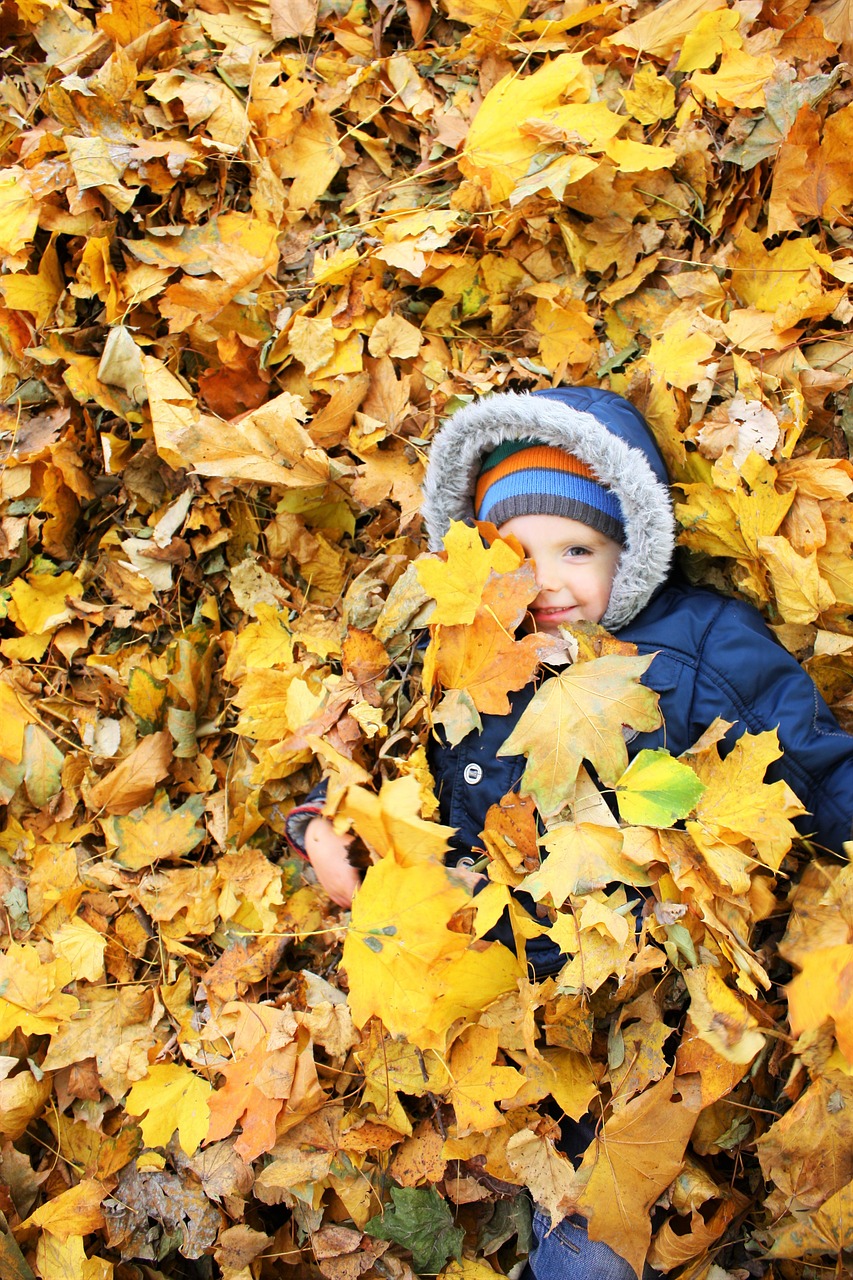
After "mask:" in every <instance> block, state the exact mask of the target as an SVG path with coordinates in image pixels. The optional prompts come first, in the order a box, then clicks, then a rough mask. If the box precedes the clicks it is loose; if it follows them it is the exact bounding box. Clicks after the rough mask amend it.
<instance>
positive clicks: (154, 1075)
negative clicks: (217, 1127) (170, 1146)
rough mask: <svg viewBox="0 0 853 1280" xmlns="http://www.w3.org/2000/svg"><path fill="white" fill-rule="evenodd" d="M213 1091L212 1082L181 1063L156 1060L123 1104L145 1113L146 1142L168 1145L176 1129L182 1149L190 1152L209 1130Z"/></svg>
mask: <svg viewBox="0 0 853 1280" xmlns="http://www.w3.org/2000/svg"><path fill="white" fill-rule="evenodd" d="M212 1093H213V1088H212V1086H211V1085H209V1084H208V1082H207V1081H206V1080H204V1079H202V1077H201V1076H197V1075H196V1073H195V1072H194V1071H191V1070H190V1068H189V1067H185V1066H184V1065H183V1064H182V1063H180V1062H154V1063H152V1064H151V1066H150V1067H149V1069H148V1075H147V1076H146V1077H145V1079H144V1080H138V1081H137V1082H136V1084H135V1085H134V1086H133V1088H132V1089H131V1090H130V1093H129V1094H128V1095H127V1098H126V1099H125V1103H124V1106H125V1110H126V1111H127V1112H128V1113H129V1114H130V1115H132V1116H141V1117H142V1119H141V1120H140V1122H139V1127H140V1129H141V1130H142V1137H143V1138H144V1140H145V1143H146V1145H147V1146H149V1147H165V1146H166V1145H167V1143H168V1142H169V1140H170V1138H171V1137H172V1134H173V1133H174V1132H175V1130H176V1129H177V1131H178V1139H179V1141H180V1144H181V1150H182V1151H184V1152H185V1153H186V1154H187V1155H188V1156H191V1155H193V1153H194V1152H195V1151H197V1150H198V1147H199V1144H200V1143H201V1141H202V1139H203V1138H204V1136H205V1135H206V1133H207V1130H208V1127H209V1124H210V1114H209V1112H208V1108H207V1100H208V1098H209V1097H210V1095H211V1094H212Z"/></svg>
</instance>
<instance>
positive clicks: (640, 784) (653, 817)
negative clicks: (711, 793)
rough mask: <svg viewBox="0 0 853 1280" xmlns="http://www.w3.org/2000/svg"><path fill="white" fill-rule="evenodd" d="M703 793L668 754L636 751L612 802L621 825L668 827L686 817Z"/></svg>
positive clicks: (690, 772)
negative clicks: (616, 809)
mask: <svg viewBox="0 0 853 1280" xmlns="http://www.w3.org/2000/svg"><path fill="white" fill-rule="evenodd" d="M704 790H705V784H704V782H700V780H699V779H698V778H697V777H696V774H695V773H694V772H693V770H692V769H691V768H690V766H689V765H686V764H681V762H680V761H679V760H675V759H673V757H672V756H671V755H670V754H669V752H668V751H663V750H658V751H640V752H638V753H637V755H636V756H635V757H634V759H633V760H632V761H631V763H630V764H629V765H628V768H627V769H626V770H625V772H624V773H623V774H622V777H621V778H620V779H619V781H618V782H617V783H616V799H617V802H618V804H619V814H620V817H621V818H622V820H623V821H624V822H629V823H631V825H632V826H637V827H671V826H672V825H673V823H674V822H678V821H679V820H680V819H681V818H686V817H687V815H688V814H689V813H690V812H691V811H692V810H693V809H694V808H695V806H696V804H697V803H698V801H699V799H700V797H701V796H702V794H703V792H704Z"/></svg>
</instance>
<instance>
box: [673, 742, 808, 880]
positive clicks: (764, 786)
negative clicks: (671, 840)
mask: <svg viewBox="0 0 853 1280" xmlns="http://www.w3.org/2000/svg"><path fill="white" fill-rule="evenodd" d="M780 754H781V752H780V748H779V739H778V737H777V735H776V731H775V730H772V729H771V730H768V731H767V732H766V733H760V734H749V733H745V734H743V736H742V737H740V738H739V739H738V740H737V742H736V743H735V745H734V747H733V748H732V750H731V751H730V752H729V754H728V755H727V756H726V757H725V759H723V760H720V758H719V753H718V750H717V748H716V746H712V747H710V748H709V750H708V751H707V752H706V753H703V754H701V755H696V756H693V757H692V763H693V767H694V769H695V771H696V774H697V776H698V777H699V779H700V781H702V782H704V783H705V788H706V789H705V791H704V793H703V794H702V796H701V797H700V798H699V800H698V803H697V804H696V806H695V813H696V817H695V819H694V820H692V821H688V822H687V824H686V825H687V830H688V831H689V832H690V835H691V836H692V837H693V839H694V840H695V841H696V844H697V845H698V847H699V848H700V849H701V850H702V852H703V853H704V854H705V856H706V857H707V858H708V860H709V864H710V866H711V867H712V868H713V869H714V870H715V872H716V874H718V875H720V876H721V877H722V878H723V880H724V881H725V882H726V883H728V884H730V885H731V887H732V889H733V890H734V891H735V892H737V893H744V892H746V889H747V888H748V884H749V881H748V861H749V860H748V857H747V856H746V855H739V853H738V851H737V849H736V848H734V849H733V848H732V846H733V845H734V846H737V845H738V844H739V843H742V842H743V841H744V840H749V841H751V842H752V844H753V845H754V846H755V849H756V851H757V854H758V857H759V858H760V859H761V861H762V862H764V863H765V864H766V865H767V866H769V867H771V868H772V869H773V870H774V871H775V870H777V869H778V867H779V864H780V862H781V861H782V858H783V857H784V856H785V854H786V853H787V851H788V849H790V847H791V841H792V840H793V839H794V837H795V835H796V828H795V827H794V824H793V823H792V822H791V818H794V817H797V815H798V814H801V813H804V812H805V809H804V808H803V806H802V805H801V804H800V802H799V800H798V799H797V797H796V796H795V795H794V793H793V791H792V790H791V788H790V787H789V786H788V784H787V783H786V782H781V781H780V782H772V783H765V782H764V774H765V771H766V769H767V766H768V765H769V764H771V763H772V762H773V761H774V760H777V759H778V758H779V755H780Z"/></svg>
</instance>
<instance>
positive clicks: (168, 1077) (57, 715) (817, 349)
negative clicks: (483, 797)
mask: <svg viewBox="0 0 853 1280" xmlns="http://www.w3.org/2000/svg"><path fill="white" fill-rule="evenodd" d="M0 22H2V26H3V41H2V46H3V51H2V59H3V68H2V69H3V75H2V80H0V130H2V147H3V150H2V160H1V161H0V165H2V167H0V255H2V268H3V269H2V274H0V295H2V296H0V304H2V305H0V317H2V321H1V322H0V383H2V396H0V401H2V403H0V429H2V441H3V445H2V447H3V458H4V466H3V470H2V476H0V500H2V513H0V556H2V590H0V602H2V613H3V616H4V622H3V629H2V639H0V797H2V800H3V803H4V806H5V818H4V820H3V829H2V833H0V903H2V921H3V950H2V953H0V1142H1V1143H2V1145H0V1272H1V1273H2V1274H3V1276H4V1277H6V1276H9V1277H14V1280H31V1278H32V1277H34V1276H36V1277H41V1280H61V1278H64V1277H71V1276H74V1277H78V1276H82V1277H85V1280H106V1278H108V1277H113V1276H114V1277H116V1280H143V1277H144V1278H146V1280H150V1278H153V1277H158V1276H199V1277H209V1276H217V1275H218V1276H222V1277H225V1278H226V1280H250V1278H251V1277H253V1278H255V1280H262V1278H265V1277H273V1276H275V1277H280V1276H290V1275H293V1276H294V1277H301V1276H306V1277H308V1276H311V1277H318V1276H323V1277H325V1278H326V1280H356V1277H359V1276H364V1277H366V1280H374V1278H376V1280H379V1278H380V1277H381V1278H383V1280H411V1276H412V1274H413V1272H414V1273H415V1274H418V1275H431V1274H435V1273H439V1272H440V1273H441V1274H442V1275H443V1276H445V1277H447V1278H448V1280H451V1278H453V1280H488V1277H490V1276H492V1275H493V1274H494V1272H496V1271H497V1272H498V1274H505V1273H507V1272H509V1271H510V1270H511V1268H512V1267H513V1266H514V1265H515V1264H516V1262H517V1261H518V1260H519V1259H521V1258H523V1257H524V1255H525V1253H526V1251H527V1249H528V1248H529V1245H530V1234H529V1209H528V1200H527V1198H526V1197H525V1196H524V1195H520V1194H519V1189H520V1188H521V1187H527V1188H529V1189H530V1190H531V1191H532V1193H533V1195H534V1196H535V1198H536V1199H537V1200H538V1201H539V1202H540V1203H542V1204H543V1205H545V1206H546V1207H547V1208H548V1210H549V1211H550V1212H551V1213H552V1214H553V1215H555V1216H562V1215H563V1214H564V1213H565V1212H567V1211H570V1210H577V1211H579V1212H580V1213H582V1214H583V1215H584V1216H585V1217H587V1218H588V1219H589V1221H590V1232H591V1234H592V1235H593V1236H594V1237H595V1238H599V1239H603V1240H606V1241H607V1242H608V1243H610V1244H611V1245H612V1246H613V1247H614V1248H616V1249H617V1250H618V1251H619V1252H620V1253H621V1254H623V1256H625V1257H626V1258H628V1259H629V1261H630V1262H631V1263H632V1264H633V1265H634V1266H635V1268H636V1269H637V1270H638V1271H639V1270H641V1268H642V1262H643V1259H644V1258H646V1257H648V1259H649V1260H650V1261H651V1262H652V1263H653V1264H654V1265H655V1266H656V1267H658V1268H659V1269H660V1270H662V1271H665V1272H667V1273H669V1274H671V1275H674V1276H679V1277H682V1278H683V1280H688V1278H689V1280H706V1278H707V1280H730V1278H731V1277H735V1278H736V1280H745V1278H746V1277H747V1276H767V1277H774V1278H779V1280H782V1278H784V1280H801V1278H802V1280H807V1278H810V1277H817V1276H827V1275H830V1274H836V1275H838V1276H842V1275H845V1274H848V1272H847V1270H846V1269H845V1268H846V1267H847V1266H848V1265H849V1257H850V1254H849V1251H850V1250H851V1249H853V1119H851V1117H853V1074H851V1073H853V1031H851V1027H853V1006H851V996H850V991H851V972H853V878H851V873H850V869H849V867H848V865H847V863H846V862H844V861H843V860H842V859H840V858H838V857H832V856H829V855H828V854H826V853H825V852H821V851H819V850H814V849H808V848H804V847H803V846H802V845H800V844H797V843H796V842H795V843H794V844H793V845H792V837H793V834H794V828H793V826H792V824H791V818H792V817H794V816H796V814H797V813H799V812H800V811H801V809H800V806H799V803H798V801H797V798H796V797H795V796H794V795H793V793H792V792H791V791H790V790H789V789H788V788H787V787H786V786H785V785H784V784H782V783H775V784H772V785H769V784H766V783H765V782H764V775H765V769H766V767H767V765H768V764H769V763H770V762H771V761H772V760H773V759H774V758H776V757H777V755H778V746H777V744H776V742H775V737H774V735H772V734H764V735H760V736H758V737H749V736H747V737H745V738H744V739H742V741H741V744H740V745H739V746H738V747H737V748H736V750H735V751H734V752H732V753H731V754H730V755H729V756H727V757H726V758H725V759H724V760H721V758H720V755H719V751H718V742H719V738H720V735H721V731H722V730H721V726H720V725H716V726H709V732H708V733H707V734H706V735H705V736H704V737H703V739H702V740H701V741H700V742H698V743H697V744H696V745H695V747H694V748H693V749H692V750H691V751H690V752H689V753H687V755H686V756H685V757H684V758H683V759H681V760H673V759H672V758H670V757H669V756H668V755H667V754H666V753H665V752H654V753H642V754H641V755H640V756H638V757H637V759H635V760H634V761H633V763H632V764H631V765H630V767H626V766H627V756H626V752H625V746H624V736H623V724H626V723H627V724H629V725H630V726H632V727H633V728H635V729H638V730H642V729H647V728H651V727H653V726H654V725H656V724H657V717H658V712H657V706H656V699H655V698H654V696H653V695H651V694H650V693H649V692H648V690H646V689H645V688H644V686H643V685H642V684H641V683H640V677H641V675H642V673H643V671H644V669H645V667H646V666H647V664H648V659H645V658H642V659H641V658H639V657H638V656H636V655H635V654H633V653H632V652H630V651H628V650H627V647H626V646H624V645H620V644H619V643H618V642H616V641H615V640H613V639H612V638H611V637H608V636H607V635H606V634H605V633H603V632H601V631H599V630H598V629H596V628H586V629H575V630H574V631H572V632H571V633H567V635H566V636H565V637H564V640H563V641H562V642H555V643H553V644H550V643H547V642H543V641H541V640H540V639H537V638H534V637H527V638H523V637H521V636H520V634H519V633H518V632H517V627H518V624H519V622H520V620H521V618H522V617H523V614H524V609H525V605H526V603H527V602H529V600H530V599H531V598H532V595H533V586H532V581H533V580H532V575H531V570H530V566H529V565H525V564H523V563H522V561H521V557H520V556H519V555H518V553H517V548H515V547H513V546H511V545H509V544H506V543H503V542H502V541H501V540H499V539H497V540H492V541H491V543H490V544H489V545H487V543H488V538H487V539H486V541H485V542H484V541H483V540H481V539H480V538H479V537H472V534H471V531H469V530H466V529H464V528H455V529H454V530H453V531H452V533H451V535H450V538H449V540H448V549H447V551H446V552H445V553H443V554H442V555H439V556H424V555H423V554H420V558H418V557H419V553H422V552H423V542H422V534H421V527H420V522H419V517H418V505H419V486H420V482H421V479H422V476H423V466H424V459H425V454H426V446H427V445H428V441H429V438H430V436H431V434H432V432H433V430H434V429H435V426H436V424H437V423H438V421H439V420H440V418H441V417H442V416H444V415H446V414H447V413H449V412H451V411H452V410H453V409H454V408H455V407H457V406H458V405H460V404H462V403H465V402H467V401H468V400H470V399H471V398H473V397H477V396H480V395H483V394H486V393H488V392H490V391H492V390H495V389H500V388H506V387H514V388H517V387H542V386H547V385H552V384H555V383H558V382H560V381H561V380H568V381H583V382H588V383H590V384H594V385H603V386H609V387H610V388H612V389H613V390H616V391H618V392H621V393H623V394H626V395H628V396H630V398H631V399H632V400H633V401H634V402H635V403H636V404H637V405H638V407H640V408H641V410H642V411H643V412H644V413H645V414H646V415H647V417H648V419H649V421H650V423H651V424H652V426H653V429H654V431H655V433H656V435H657V438H658V440H659V442H660V445H661V448H662V450H663V452H664V453H665V456H666V459H667V464H668V466H669V469H670V473H671V475H672V477H673V480H674V481H675V482H676V485H677V488H676V489H675V497H676V511H677V516H678V519H679V523H680V527H681V538H680V540H681V542H682V544H683V548H684V550H683V554H684V556H685V563H686V567H687V569H688V572H689V573H690V574H691V575H692V576H693V577H694V578H695V579H696V580H697V581H702V582H706V583H710V584H711V585H714V586H716V587H718V588H719V589H721V590H723V591H727V592H737V593H740V594H741V595H743V596H744V597H745V598H747V599H749V600H751V601H752V602H753V603H755V604H756V605H757V606H758V607H759V608H760V609H761V610H762V611H763V613H764V614H765V617H766V618H767V620H768V622H769V623H770V624H771V625H772V626H773V627H774V629H775V631H776V633H777V635H778V637H779V639H780V641H781V642H782V643H783V644H784V645H785V646H786V647H787V648H788V649H789V650H790V651H791V652H792V653H794V654H796V656H797V657H798V658H799V659H800V660H801V661H802V662H803V664H804V665H805V667H806V669H807V670H808V671H809V672H810V674H811V675H812V677H813V678H814V679H815V680H816V682H817V683H818V685H819V686H820V688H821V690H822V691H823V693H824V694H825V696H826V697H827V699H828V701H829V702H830V704H831V705H832V706H833V707H834V709H835V711H836V713H837V714H838V715H839V717H840V718H841V720H842V723H844V724H845V726H846V727H848V728H850V727H851V726H853V626H851V614H853V555H851V549H852V548H851V542H852V541H853V521H851V504H850V495H851V493H853V468H851V465H850V462H849V460H848V457H849V444H850V440H851V438H853V339H851V337H850V332H851V328H850V326H851V320H853V305H851V301H850V299H849V290H848V286H849V284H850V283H851V282H853V243H851V240H852V239H853V236H851V207H853V167H851V164H850V154H851V148H853V79H851V72H850V69H849V63H850V62H851V61H853V14H851V8H850V5H849V4H847V3H844V2H843V0H822V2H821V3H817V4H809V3H808V2H807V0H766V3H764V4H761V3H760V0H745V2H744V3H740V4H738V5H737V6H734V5H730V4H726V3H725V0H668V2H667V3H665V4H654V3H648V2H646V0H639V2H633V3H628V4H625V5H617V4H612V3H601V4H590V5H583V4H582V3H581V0H565V2H564V3H563V4H553V5H551V4H549V3H548V2H547V0H531V2H530V3H525V0H439V2H437V3H436V4H435V5H433V4H431V3H430V2H429V0H405V3H400V2H399V0H377V2H376V3H375V4H373V3H365V2H364V0H354V3H352V4H351V5H350V4H349V3H348V0H203V2H202V3H200V4H199V5H197V6H193V5H191V4H188V5H185V6H179V5H177V4H170V3H164V2H161V3H155V2H154V0H133V2H131V0H111V2H109V3H104V4H101V3H99V0H94V3H92V2H89V0H87V3H85V4H83V3H79V4H76V5H73V4H68V3H65V2H64V0H6V3H5V5H4V7H3V9H2V16H0ZM567 659H571V661H567ZM534 674H537V676H538V679H539V681H540V683H539V690H538V693H537V695H536V697H535V699H534V701H533V703H532V704H531V706H530V709H529V711H528V712H527V713H526V715H525V717H524V718H523V719H522V721H521V722H520V723H519V725H518V727H517V729H516V731H515V733H514V735H513V738H512V740H511V741H510V742H509V743H507V744H505V745H506V750H508V751H510V752H512V753H524V754H525V755H526V756H527V770H526V773H525V777H524V781H523V784H522V791H521V794H520V795H516V796H511V797H507V798H506V799H505V801H504V803H503V804H502V805H500V806H498V807H497V808H496V809H495V810H493V811H492V812H490V814H489V818H488V822H487V825H486V829H485V831H484V833H483V845H482V849H480V850H477V851H475V852H476V856H478V857H479V858H480V859H481V863H480V865H482V867H483V868H484V869H485V870H486V871H487V872H488V875H489V878H490V883H489V884H488V886H487V888H486V889H485V890H484V891H483V892H482V893H479V894H477V895H476V897H472V894H471V890H470V886H469V885H468V884H467V883H465V882H463V880H461V879H459V878H458V877H454V876H453V875H452V874H449V873H448V872H447V871H445V869H444V867H443V865H442V853H443V851H444V849H445V847H446V840H447V836H448V832H447V830H446V829H445V828H443V827H441V826H440V825H438V824H437V823H436V820H435V810H436V804H435V800H434V797H433V795H432V789H431V780H430V776H429V769H428V765H427V758H426V751H425V746H426V742H427V740H428V734H429V732H430V730H431V727H432V726H434V725H439V724H440V725H441V726H443V730H444V731H445V732H446V733H447V734H448V736H449V737H450V738H451V740H459V739H461V737H462V736H464V734H466V733H467V732H469V731H471V730H472V729H476V726H477V724H478V722H479V717H480V715H481V714H483V713H486V712H493V711H500V710H501V709H505V708H506V706H507V692H508V691H511V690H513V689H517V688H520V687H522V686H523V685H524V684H526V683H527V682H528V681H529V680H530V679H531V678H532V677H533V676H534ZM616 699H618V701H619V707H620V710H619V713H618V715H617V714H614V713H613V711H612V708H613V706H614V705H615V700H616ZM589 767H592V768H593V769H594V770H595V772H596V773H597V775H598V777H599V779H600V780H601V783H602V784H603V786H604V787H605V788H607V789H608V790H609V791H611V792H613V793H614V794H615V810H611V808H610V807H608V805H607V804H605V803H604V801H603V800H602V798H601V796H600V794H599V792H598V790H597V789H596V787H594V786H593V784H592V782H591V780H590V773H589ZM321 772H322V773H323V774H326V775H328V777H329V778H330V789H329V807H330V812H333V813H334V814H335V816H336V821H337V822H338V823H339V825H340V827H341V829H342V830H352V831H353V832H354V833H356V835H357V836H358V838H359V841H358V843H359V845H360V847H361V849H362V851H363V852H364V853H365V855H366V856H367V858H368V860H369V861H370V862H371V863H372V865H371V867H370V869H369V870H368V872H367V874H366V878H365V880H364V884H363V887H362V888H361V890H360V891H359V893H358V895H357V897H356V901H355V905H354V909H353V912H352V916H351V918H350V917H348V916H346V915H342V914H341V913H340V912H338V911H337V910H335V909H334V908H333V907H332V906H331V904H330V902H329V900H328V899H327V898H326V897H325V896H324V894H323V893H322V892H321V891H320V890H319V888H318V887H317V886H316V885H315V884H313V883H311V881H310V877H307V878H306V877H305V875H304V874H303V871H304V869H303V865H302V863H301V862H300V860H299V859H298V858H295V857H291V856H290V855H289V854H288V852H287V849H286V846H285V845H284V843H283V840H282V832H283V823H284V818H285V816H286V814H287V812H288V811H289V809H290V808H291V807H292V806H293V805H294V804H295V803H296V802H298V801H299V800H301V799H302V798H303V797H304V796H305V794H306V793H307V791H308V790H309V788H310V787H311V786H312V785H313V783H314V782H316V780H317V779H318V777H319V776H320V774H321ZM611 798H612V797H611ZM534 806H536V807H538V810H539V812H540V813H541V815H542V816H543V818H544V819H545V822H546V825H547V830H546V832H545V834H544V836H542V837H541V840H540V839H539V838H538V836H537V828H536V821H535V818H534ZM614 812H615V813H618V819H617V817H616V816H614ZM545 852H547V855H548V856H547V858H546V859H543V857H542V855H543V853H545ZM520 885H521V886H523V887H524V888H525V890H527V891H528V892H529V893H530V894H532V896H533V898H534V899H535V901H536V902H537V904H538V915H537V916H535V917H534V916H530V915H528V914H527V913H525V912H522V911H521V910H520V909H518V908H517V907H516V906H514V905H513V902H512V899H511V897H510V892H509V891H510V889H511V888H515V887H518V886H520ZM638 895H641V897H642V899H643V901H644V902H645V906H644V907H643V909H642V911H639V910H638V909H637V907H636V900H637V896H638ZM505 910H509V911H510V914H511V921H512V927H513V930H514V932H515V935H516V938H517V940H518V943H519V945H521V943H522V940H523V939H524V938H527V937H531V936H534V935H536V934H542V933H545V932H547V933H548V934H549V935H550V936H551V937H552V938H554V939H555V940H556V941H557V942H558V943H559V945H560V946H561V947H562V949H563V950H564V951H565V953H566V957H567V962H566V966H565V968H564V969H563V971H562V972H561V973H560V974H558V975H557V976H556V978H553V979H549V980H548V981H546V982H542V983H538V984H536V983H532V982H530V981H529V979H528V976H527V974H526V973H525V971H524V969H523V967H522V966H521V965H520V964H519V961H518V958H517V956H516V955H515V954H514V953H513V951H512V950H509V949H507V948H505V947H502V946H500V944H498V943H494V942H487V941H485V940H484V935H485V934H487V933H488V932H489V930H490V928H491V926H492V925H493V924H494V922H495V921H496V920H497V918H498V917H499V916H500V915H501V913H502V912H504V911H505ZM588 1110H589V1111H590V1112H591V1114H592V1116H593V1120H594V1125H593V1129H594V1131H595V1135H596V1136H595V1139H594V1141H593V1142H592V1145H591V1146H590V1147H589V1150H588V1152H587V1154H586V1155H585V1156H584V1158H583V1161H582V1162H581V1163H580V1164H579V1167H578V1168H577V1169H574V1168H573V1166H572V1164H571V1163H570V1162H569V1160H568V1159H567V1157H566V1156H565V1155H563V1154H561V1152H560V1150H559V1149H558V1146H557V1139H558V1137H559V1120H560V1118H561V1117H565V1116H568V1117H572V1118H574V1119H578V1118H579V1117H581V1116H583V1115H584V1114H585V1113H586V1112H587V1111H588ZM845 1251H847V1253H846V1254H845Z"/></svg>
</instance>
